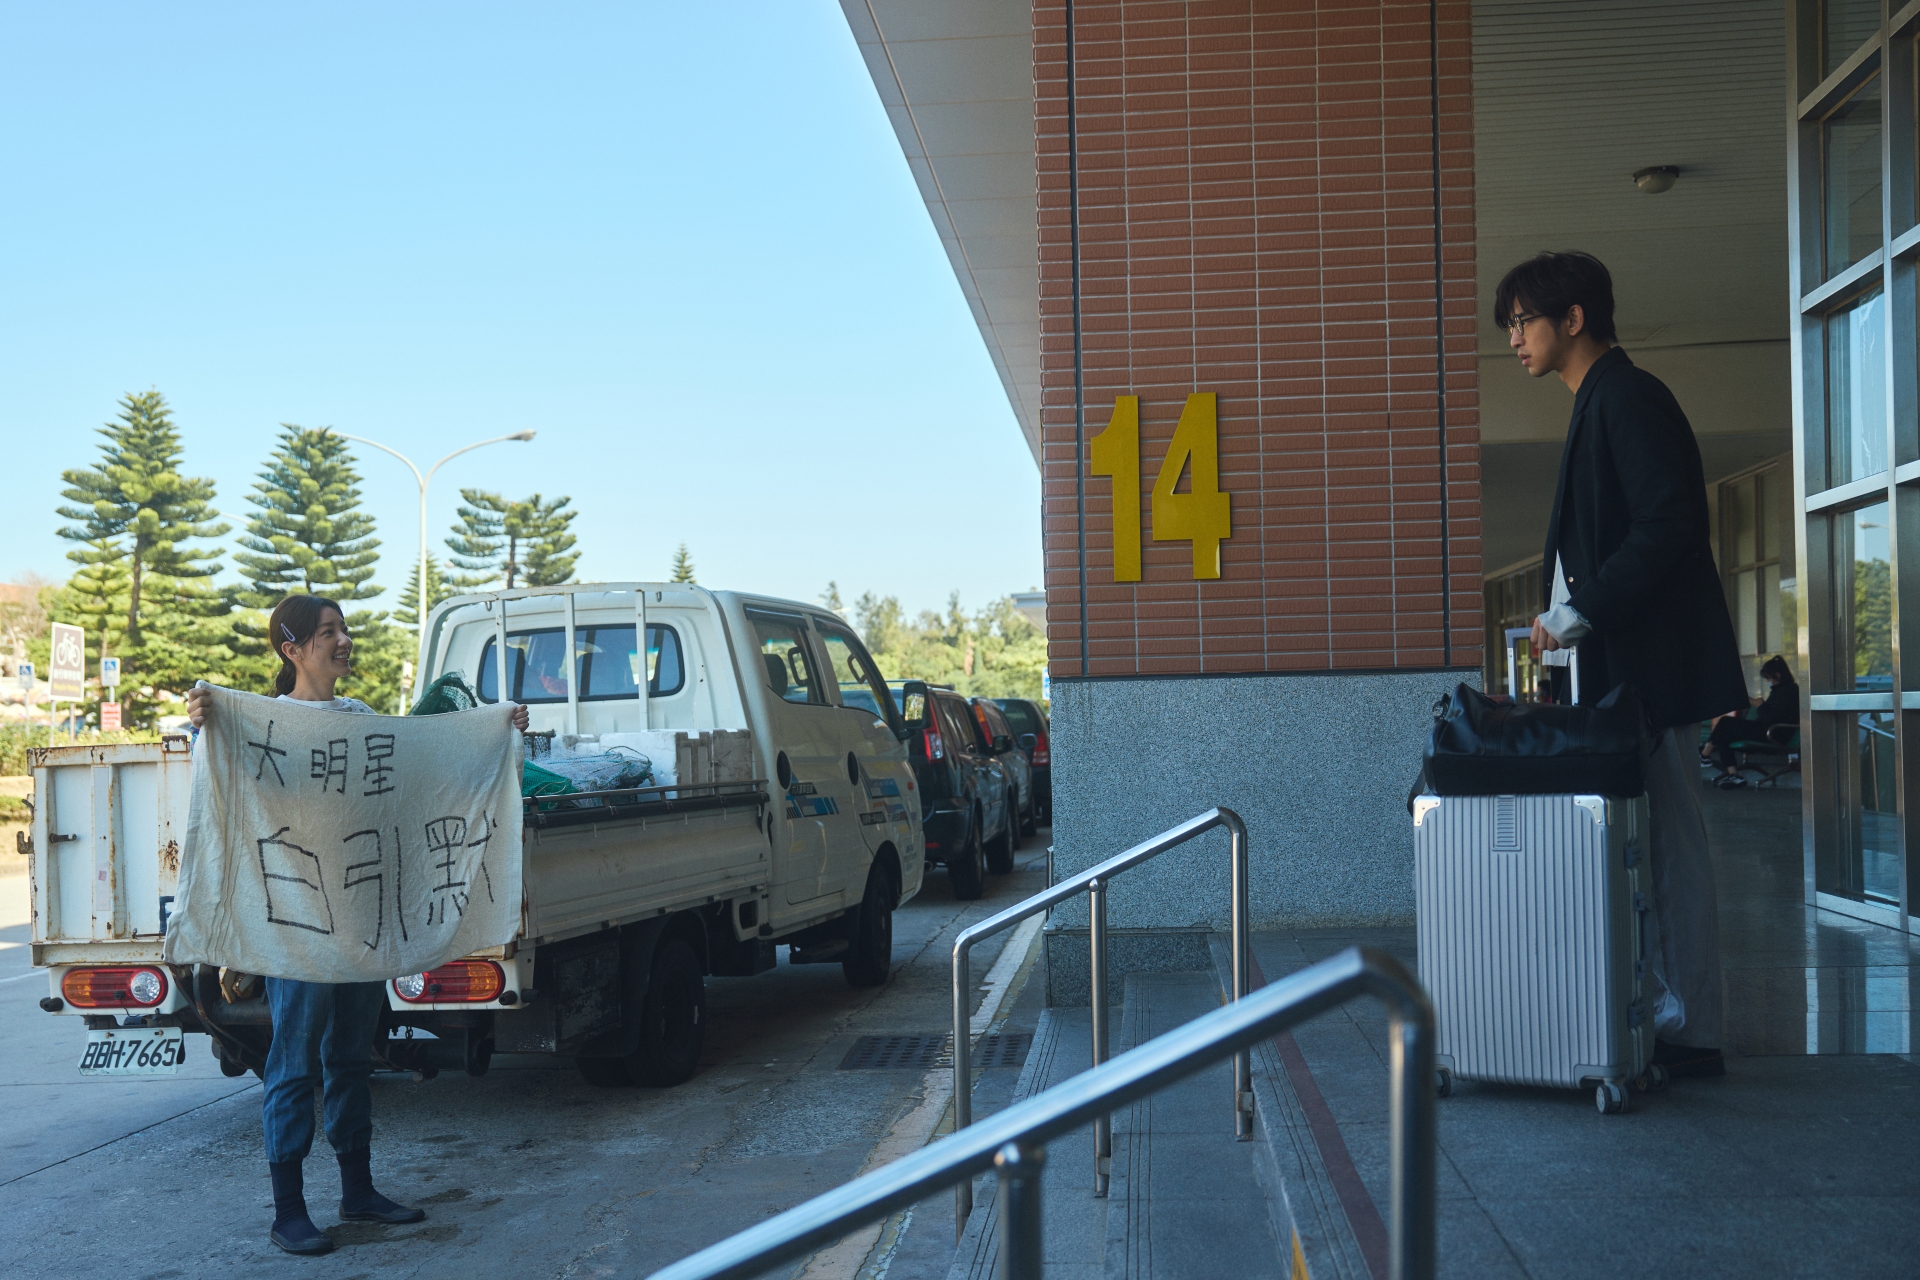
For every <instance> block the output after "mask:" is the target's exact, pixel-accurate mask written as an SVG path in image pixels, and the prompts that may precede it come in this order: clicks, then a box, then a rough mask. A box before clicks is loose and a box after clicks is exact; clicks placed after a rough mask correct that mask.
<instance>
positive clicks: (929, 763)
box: [889, 680, 1020, 898]
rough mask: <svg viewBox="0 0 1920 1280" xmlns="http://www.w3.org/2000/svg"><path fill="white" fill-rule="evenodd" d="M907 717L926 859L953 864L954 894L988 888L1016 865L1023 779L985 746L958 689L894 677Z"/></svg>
mask: <svg viewBox="0 0 1920 1280" xmlns="http://www.w3.org/2000/svg"><path fill="white" fill-rule="evenodd" d="M889 687H890V688H891V689H892V691H893V698H894V702H895V703H896V704H898V706H899V707H900V710H901V714H902V715H903V717H904V718H905V720H906V724H907V727H908V729H909V730H910V736H909V737H908V739H907V753H908V756H909V758H910V759H911V760H912V761H913V776H914V781H915V784H916V786H917V789H918V790H919V792H920V820H921V825H922V827H923V828H924V829H925V832H926V848H927V860H928V861H930V862H937V863H940V864H941V865H942V866H944V867H946V869H947V880H948V882H949V883H950V884H951V885H952V886H953V896H954V897H956V898H977V897H979V896H980V895H981V894H982V893H984V892H985V891H986V880H987V872H988V871H989V870H990V869H991V870H993V871H996V872H1003V871H1007V870H1011V869H1012V866H1013V850H1014V847H1015V846H1016V845H1017V844H1018V843H1019V840H1020V820H1019V817H1018V815H1017V814H1016V813H1015V811H1014V808H1013V802H1014V801H1015V799H1016V798H1017V796H1018V794H1019V792H1018V786H1019V784H1018V783H1016V782H1015V781H1014V777H1013V770H1012V768H1011V767H1010V766H1009V765H1008V764H1007V762H1006V760H1005V758H1004V757H1003V756H998V755H995V754H993V753H992V752H991V751H989V750H987V749H986V748H985V747H983V746H982V745H981V743H980V735H979V731H978V730H976V729H975V728H974V723H973V709H972V708H971V707H970V706H969V705H968V703H967V700H966V699H965V698H963V697H961V696H960V695H959V694H957V693H955V692H954V691H953V690H952V689H949V688H946V687H944V686H940V685H928V684H926V683H924V682H922V681H919V680H901V681H893V682H890V684H889Z"/></svg>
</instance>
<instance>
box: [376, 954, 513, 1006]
mask: <svg viewBox="0 0 1920 1280" xmlns="http://www.w3.org/2000/svg"><path fill="white" fill-rule="evenodd" d="M506 985H507V977H506V974H504V973H502V972H501V970H500V966H499V965H497V964H495V963H494V962H493V961H491V960H455V961H454V962H453V963H452V964H443V965H441V966H440V967H439V968H438V969H429V970H428V971H427V972H425V973H414V974H409V975H408V976H406V977H404V978H395V979H394V980H393V990H394V994H396V995H398V996H399V997H400V998H401V999H402V1000H405V1001H406V1002H407V1003H408V1004H485V1003H486V1002H487V1001H489V1000H497V999H499V998H500V993H501V991H503V990H504V989H505V988H506Z"/></svg>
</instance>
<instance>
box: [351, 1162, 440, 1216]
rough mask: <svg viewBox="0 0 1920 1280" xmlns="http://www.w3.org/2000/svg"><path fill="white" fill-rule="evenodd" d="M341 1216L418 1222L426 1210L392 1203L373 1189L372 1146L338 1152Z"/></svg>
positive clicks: (425, 1214) (425, 1213)
mask: <svg viewBox="0 0 1920 1280" xmlns="http://www.w3.org/2000/svg"><path fill="white" fill-rule="evenodd" d="M335 1156H336V1157H337V1158H338V1159H339V1161H340V1216H341V1217H342V1218H345V1219H348V1220H350V1221H356V1222H391V1223H402V1222H418V1221H420V1220H421V1219H422V1218H424V1217H426V1216H427V1211H426V1210H425V1209H419V1208H414V1207H411V1206H408V1205H404V1204H395V1203H394V1202H393V1201H391V1200H389V1199H387V1198H386V1197H385V1196H383V1195H381V1194H380V1193H379V1192H378V1191H375V1190H374V1189H373V1149H372V1148H371V1147H361V1148H360V1149H359V1150H358V1151H339V1152H335Z"/></svg>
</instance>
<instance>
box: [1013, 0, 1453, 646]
mask: <svg viewBox="0 0 1920 1280" xmlns="http://www.w3.org/2000/svg"><path fill="white" fill-rule="evenodd" d="M1430 12H1432V11H1430V10H1429V7H1428V5H1427V4H1425V3H1418V4H1401V3H1382V2H1380V0H1346V2H1344V3H1337V2H1334V0H1317V2H1316V0H1280V2H1276V0H1266V2H1265V3H1248V2H1247V0H1240V2H1239V3H1226V2H1209V0H1194V2H1191V3H1175V2H1165V3H1112V2H1106V3H1095V2H1091V0H1077V2H1076V3H1075V4H1074V6H1073V13H1072V22H1073V33H1074V50H1075V65H1074V73H1075V81H1076V83H1077V86H1078V91H1077V94H1076V115H1077V124H1076V135H1077V139H1078V151H1079V162H1078V176H1079V217H1078V222H1079V228H1080V277H1081V287H1080V302H1081V325H1080V330H1081V344H1080V345H1081V352H1082V354H1081V365H1082V368H1083V371H1084V373H1083V376H1084V383H1085V404H1086V410H1085V417H1086V426H1085V432H1086V437H1087V438H1088V439H1091V438H1092V437H1093V436H1095V435H1097V434H1098V433H1099V432H1100V431H1101V430H1102V429H1103V428H1104V427H1105V426H1106V424H1107V420H1108V418H1109V416H1110V415H1111V413H1112V410H1113V404H1114V398H1115V397H1116V396H1118V395H1127V394H1131V395H1137V396H1139V397H1140V420H1141V421H1140V439H1141V448H1140V453H1141V480H1140V487H1141V494H1140V503H1141V510H1142V513H1143V514H1142V529H1143V534H1144V535H1145V536H1144V538H1143V550H1144V554H1143V562H1142V563H1143V575H1142V580H1141V581H1140V582H1138V583H1128V584H1116V583H1115V582H1114V575H1113V559H1112V554H1111V550H1110V548H1111V504H1110V498H1109V482H1108V481H1107V480H1106V478H1104V477H1091V476H1089V477H1087V479H1086V482H1085V503H1086V548H1087V549H1086V574H1087V584H1088V589H1087V593H1086V613H1087V656H1088V661H1087V663H1086V666H1085V668H1084V670H1083V668H1082V665H1081V637H1080V594H1079V574H1080V558H1079V556H1080V553H1079V538H1078V536H1077V532H1078V520H1077V517H1076V500H1075V446H1074V418H1075V413H1074V377H1075V369H1074V365H1075V360H1074V349H1075V341H1074V336H1075V335H1074V323H1073V271H1072V267H1073V258H1072V250H1071V237H1070V233H1071V227H1072V222H1071V215H1070V203H1069V186H1068V139H1067V121H1068V115H1067V71H1068V63H1067V48H1066V30H1067V11H1066V8H1065V6H1064V3H1063V0H1036V3H1035V6H1034V11H1033V26H1034V108H1035V130H1036V135H1037V136H1036V140H1035V143H1036V156H1037V162H1038V168H1039V218H1040V290H1041V342H1042V377H1043V382H1042V387H1043V405H1044V408H1043V431H1044V451H1045V457H1044V463H1043V468H1042V471H1043V490H1044V497H1043V500H1044V504H1045V511H1044V528H1045V540H1046V586H1047V615H1048V627H1049V648H1050V659H1049V661H1050V665H1051V670H1052V672H1053V673H1054V675H1055V676H1057V677H1067V678H1070V677H1073V676H1077V675H1082V674H1086V675H1094V676H1128V675H1153V674H1198V673H1226V672H1260V671H1272V672H1283V671H1328V670H1369V669H1371V670H1379V669H1418V668H1432V667H1439V666H1442V665H1452V666H1462V667H1472V666H1478V665H1479V662H1480V646H1481V643H1482V633H1481V620H1480V613H1481V600H1480V568H1481V565H1480V536H1479V517H1480V510H1479V502H1480V483H1479V444H1478V439H1479V431H1478V423H1479V418H1478V405H1477V399H1476V384H1475V371H1474V343H1475V318H1476V315H1477V313H1478V302H1477V300H1476V298H1475V296H1474V244H1473V126H1472V102H1471V56H1470V50H1469V34H1470V10H1469V5H1468V3H1466V0H1442V2H1441V3H1440V4H1439V7H1438V10H1437V15H1436V16H1437V28H1438V41H1437V50H1438V55H1439V81H1438V87H1439V145H1440V156H1439V167H1440V182H1441V192H1442V195H1441V201H1440V204H1441V209H1440V222H1441V228H1442V233H1443V252H1442V255H1441V258H1442V263H1443V269H1442V270H1441V272H1440V274H1441V276H1442V279H1443V281H1444V297H1445V307H1444V310H1445V318H1446V323H1445V331H1446V360H1445V387H1446V397H1445V403H1446V492H1447V499H1448V502H1447V506H1448V519H1447V530H1446V533H1447V537H1446V539H1445V542H1446V555H1447V560H1448V564H1449V572H1450V592H1451V597H1450V598H1451V605H1452V611H1451V638H1452V643H1451V648H1450V651H1449V648H1448V646H1447V645H1446V644H1445V643H1443V639H1444V636H1443V626H1442V616H1443V611H1442V583H1441V576H1442V575H1441V564H1442V554H1443V551H1442V545H1443V538H1442V527H1441V526H1442V520H1441V457H1440V435H1439V430H1438V428H1439V421H1440V399H1441V397H1440V372H1439V369H1440V360H1439V358H1438V353H1437V351H1436V340H1435V337H1436V335H1435V303H1434V292H1435V291H1434V276H1435V251H1434V219H1435V210H1434V152H1433V146H1434V136H1435V135H1434V128H1433V124H1434V117H1433V97H1432V95H1433V90H1434V80H1433V77H1432V75H1431V66H1432V62H1431V57H1432V54H1433V51H1434V49H1435V48H1436V45H1435V44H1434V43H1433V42H1431V41H1430V39H1429V30H1430V28H1429V16H1430ZM1194 391H1212V392H1216V393H1218V395H1219V432H1220V483H1221V487H1222V488H1223V489H1225V490H1226V491H1227V492H1229V493H1230V494H1231V495H1232V501H1233V536H1232V538H1231V539H1230V540H1229V541H1227V542H1226V543H1224V544H1223V545H1222V571H1221V577H1220V578H1219V579H1217V580H1211V581H1195V580H1194V578H1193V576H1192V559H1191V549H1190V546H1189V544H1187V543H1185V542H1154V541H1153V540H1152V538H1151V526H1152V521H1151V500H1150V491H1151V489H1152V486H1153V483H1154V478H1155V476H1156V474H1157V473H1158V470H1159V467H1160V461H1161V458H1162V457H1163V456H1164V455H1165V453H1166V451H1167V444H1168V441H1169V439H1170V437H1171V436H1172V434H1173V431H1174V426H1175V423H1176V422H1177V421H1178V419H1179V417H1180V412H1181V409H1182V406H1183V404H1184V402H1185V400H1186V397H1187V396H1188V394H1189V393H1190V392H1194ZM1083 465H1084V464H1083ZM1183 487H1184V486H1183Z"/></svg>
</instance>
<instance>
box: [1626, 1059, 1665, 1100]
mask: <svg viewBox="0 0 1920 1280" xmlns="http://www.w3.org/2000/svg"><path fill="white" fill-rule="evenodd" d="M1633 1087H1634V1088H1636V1089H1638V1090H1639V1091H1640V1092H1642V1093H1658V1092H1660V1091H1661V1090H1662V1089H1664V1088H1666V1087H1667V1069H1666V1068H1665V1067H1663V1066H1661V1065H1660V1064H1659V1063H1657V1062H1656V1063H1654V1064H1653V1065H1652V1066H1649V1067H1648V1068H1647V1069H1646V1070H1645V1071H1643V1072H1641V1073H1640V1074H1639V1075H1638V1076H1637V1077H1635V1079H1634V1082H1633Z"/></svg>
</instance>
